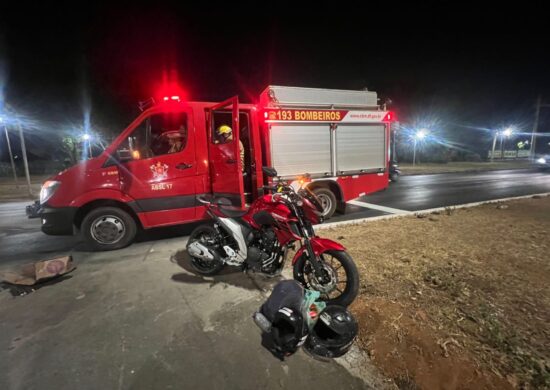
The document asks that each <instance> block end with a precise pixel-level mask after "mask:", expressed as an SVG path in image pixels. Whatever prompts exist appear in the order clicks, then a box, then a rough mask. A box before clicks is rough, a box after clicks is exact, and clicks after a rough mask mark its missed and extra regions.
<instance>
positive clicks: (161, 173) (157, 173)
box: [151, 161, 168, 179]
mask: <svg viewBox="0 0 550 390" xmlns="http://www.w3.org/2000/svg"><path fill="white" fill-rule="evenodd" d="M151 172H153V178H154V179H166V175H167V172H168V165H166V164H163V163H161V162H160V161H157V163H156V164H153V165H151Z"/></svg>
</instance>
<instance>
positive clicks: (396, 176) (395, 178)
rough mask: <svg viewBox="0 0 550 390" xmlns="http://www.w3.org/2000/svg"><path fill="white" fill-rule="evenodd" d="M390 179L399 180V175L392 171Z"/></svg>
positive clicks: (394, 181) (395, 181) (393, 181)
mask: <svg viewBox="0 0 550 390" xmlns="http://www.w3.org/2000/svg"><path fill="white" fill-rule="evenodd" d="M390 180H391V181H392V183H397V181H398V180H399V175H398V174H397V173H392V174H391V175H390Z"/></svg>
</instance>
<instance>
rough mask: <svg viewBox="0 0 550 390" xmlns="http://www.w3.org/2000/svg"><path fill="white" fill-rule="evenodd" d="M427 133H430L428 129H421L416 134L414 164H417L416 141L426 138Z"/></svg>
mask: <svg viewBox="0 0 550 390" xmlns="http://www.w3.org/2000/svg"><path fill="white" fill-rule="evenodd" d="M427 135H428V131H427V130H426V129H420V130H418V131H417V132H416V134H415V135H414V146H413V166H415V165H416V143H417V142H418V141H422V140H423V139H424V138H426V136H427Z"/></svg>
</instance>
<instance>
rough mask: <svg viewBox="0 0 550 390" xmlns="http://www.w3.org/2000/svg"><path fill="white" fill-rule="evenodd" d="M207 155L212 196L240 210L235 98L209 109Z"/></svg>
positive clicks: (240, 168) (237, 118)
mask: <svg viewBox="0 0 550 390" xmlns="http://www.w3.org/2000/svg"><path fill="white" fill-rule="evenodd" d="M208 111H209V116H208V117H209V119H208V120H209V126H208V127H209V129H210V131H209V141H208V153H209V159H210V177H211V178H212V193H213V194H214V196H216V197H223V198H227V199H229V200H230V201H231V204H233V205H234V206H238V207H244V204H245V203H244V186H243V176H242V163H241V157H240V156H241V151H242V146H241V145H242V143H241V142H240V140H239V98H238V97H237V96H235V97H233V98H230V99H228V100H226V101H224V102H221V103H219V104H216V105H215V106H212V107H210V109H209V110H208ZM243 152H244V151H243Z"/></svg>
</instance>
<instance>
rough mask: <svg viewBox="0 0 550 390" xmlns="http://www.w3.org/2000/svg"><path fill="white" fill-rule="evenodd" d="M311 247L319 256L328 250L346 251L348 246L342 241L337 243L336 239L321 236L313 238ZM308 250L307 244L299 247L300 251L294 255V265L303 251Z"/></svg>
mask: <svg viewBox="0 0 550 390" xmlns="http://www.w3.org/2000/svg"><path fill="white" fill-rule="evenodd" d="M310 242H311V247H312V248H313V252H314V253H315V256H319V255H321V254H323V253H325V252H327V251H345V250H346V248H344V246H343V245H342V244H340V243H337V242H336V241H332V240H329V239H328V238H321V237H313V238H312V239H311V240H310ZM305 250H306V247H305V246H302V247H301V248H300V249H298V252H296V254H295V255H294V258H293V259H292V265H294V264H296V262H297V261H298V259H299V258H300V256H302V253H304V251H305Z"/></svg>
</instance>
